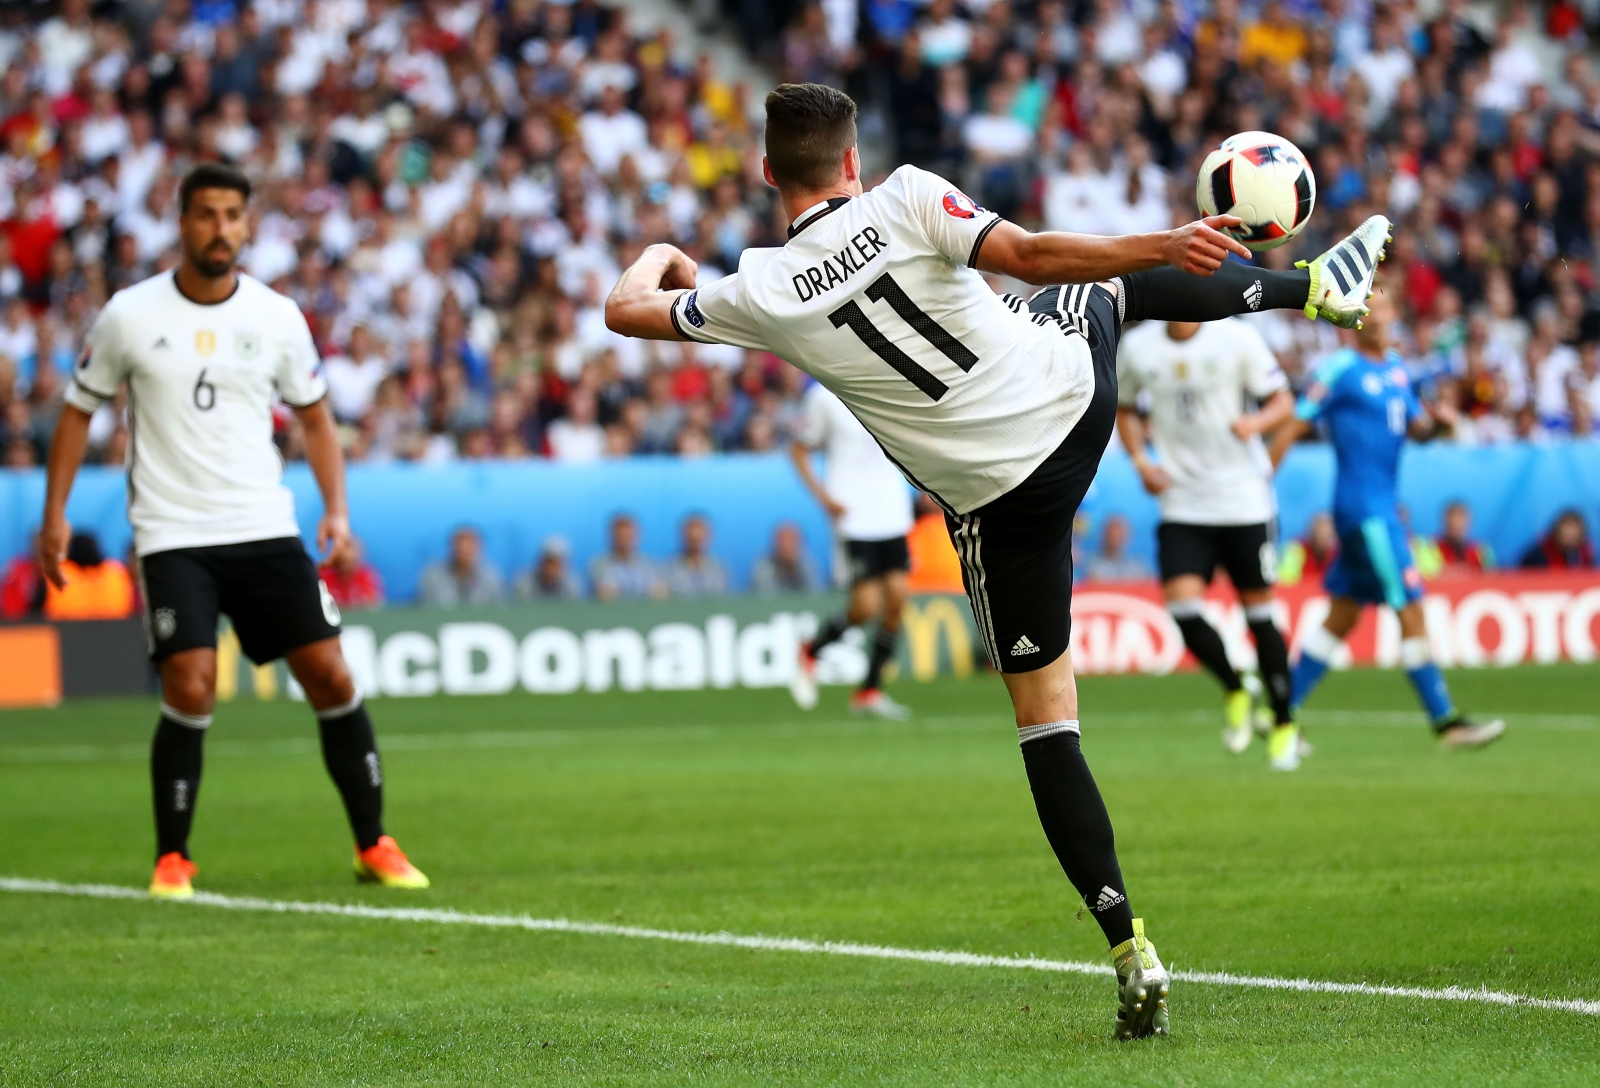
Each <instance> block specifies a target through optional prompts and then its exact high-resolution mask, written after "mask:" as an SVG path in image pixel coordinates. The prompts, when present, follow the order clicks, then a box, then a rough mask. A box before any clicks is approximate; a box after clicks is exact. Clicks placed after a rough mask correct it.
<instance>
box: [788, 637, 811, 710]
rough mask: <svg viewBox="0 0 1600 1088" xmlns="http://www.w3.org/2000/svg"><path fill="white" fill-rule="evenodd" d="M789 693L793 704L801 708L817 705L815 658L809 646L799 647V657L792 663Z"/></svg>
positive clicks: (809, 708) (808, 708)
mask: <svg viewBox="0 0 1600 1088" xmlns="http://www.w3.org/2000/svg"><path fill="white" fill-rule="evenodd" d="M789 694H790V695H791V696H792V697H793V698H794V705H795V706H797V707H799V708H800V709H801V710H815V709H816V706H817V659H816V658H815V657H813V656H812V653H811V647H809V646H801V647H800V658H799V660H797V661H796V662H795V663H794V673H793V674H792V675H791V676H790V677H789Z"/></svg>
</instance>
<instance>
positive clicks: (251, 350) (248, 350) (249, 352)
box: [233, 329, 261, 359]
mask: <svg viewBox="0 0 1600 1088" xmlns="http://www.w3.org/2000/svg"><path fill="white" fill-rule="evenodd" d="M233 353H234V354H235V355H237V356H238V357H239V358H241V359H254V358H255V357H256V356H257V355H260V354H261V334H260V333H255V332H251V331H250V330H248V329H235V330H234V332H233Z"/></svg>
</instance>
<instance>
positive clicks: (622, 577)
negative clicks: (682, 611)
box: [589, 514, 669, 601]
mask: <svg viewBox="0 0 1600 1088" xmlns="http://www.w3.org/2000/svg"><path fill="white" fill-rule="evenodd" d="M589 584H590V586H592V587H593V589H594V598H595V600H597V601H616V600H640V599H645V598H653V599H655V600H663V599H665V598H666V596H667V593H668V592H669V590H668V588H667V583H666V580H665V579H664V578H662V577H661V572H660V570H659V569H658V568H657V567H656V564H655V563H654V562H653V561H651V560H650V559H649V558H647V557H646V556H643V555H640V554H639V523H638V522H637V521H635V520H634V519H633V515H632V514H618V515H616V516H615V517H613V518H612V519H611V547H610V550H609V551H607V552H606V554H604V555H601V556H596V557H595V559H594V560H593V561H592V562H591V563H590V564H589Z"/></svg>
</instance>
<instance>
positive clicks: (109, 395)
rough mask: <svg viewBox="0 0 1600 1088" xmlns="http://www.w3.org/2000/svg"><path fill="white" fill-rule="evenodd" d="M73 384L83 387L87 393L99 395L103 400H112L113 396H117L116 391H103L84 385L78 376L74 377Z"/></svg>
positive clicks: (93, 395) (94, 395)
mask: <svg viewBox="0 0 1600 1088" xmlns="http://www.w3.org/2000/svg"><path fill="white" fill-rule="evenodd" d="M72 384H73V385H75V386H77V387H78V388H79V389H82V390H83V391H84V392H85V393H87V394H89V395H90V396H91V397H99V398H100V399H101V400H110V399H111V398H112V397H114V396H116V394H115V393H102V392H100V390H98V389H91V388H89V387H88V386H87V385H84V384H83V383H82V382H81V381H79V380H78V379H77V378H73V379H72Z"/></svg>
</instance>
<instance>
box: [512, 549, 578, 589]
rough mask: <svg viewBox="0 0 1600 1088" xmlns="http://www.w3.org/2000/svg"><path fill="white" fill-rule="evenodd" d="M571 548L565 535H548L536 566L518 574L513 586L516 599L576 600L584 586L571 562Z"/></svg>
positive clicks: (540, 550) (535, 563) (535, 562)
mask: <svg viewBox="0 0 1600 1088" xmlns="http://www.w3.org/2000/svg"><path fill="white" fill-rule="evenodd" d="M571 551H572V549H571V548H570V547H569V546H568V544H567V540H566V538H565V537H561V536H556V535H554V534H552V535H550V536H547V537H545V538H544V545H543V546H542V547H541V548H540V549H539V558H538V559H536V560H535V561H534V564H533V567H532V568H531V569H529V570H527V571H525V572H524V573H522V574H520V575H518V576H517V580H516V583H515V585H514V587H513V588H514V591H515V594H516V598H517V600H519V601H575V600H577V599H578V598H580V597H582V596H583V586H582V585H581V584H580V583H579V581H578V575H577V573H576V572H575V571H574V570H573V569H572V566H571V564H570V562H569V557H570V555H571Z"/></svg>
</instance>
